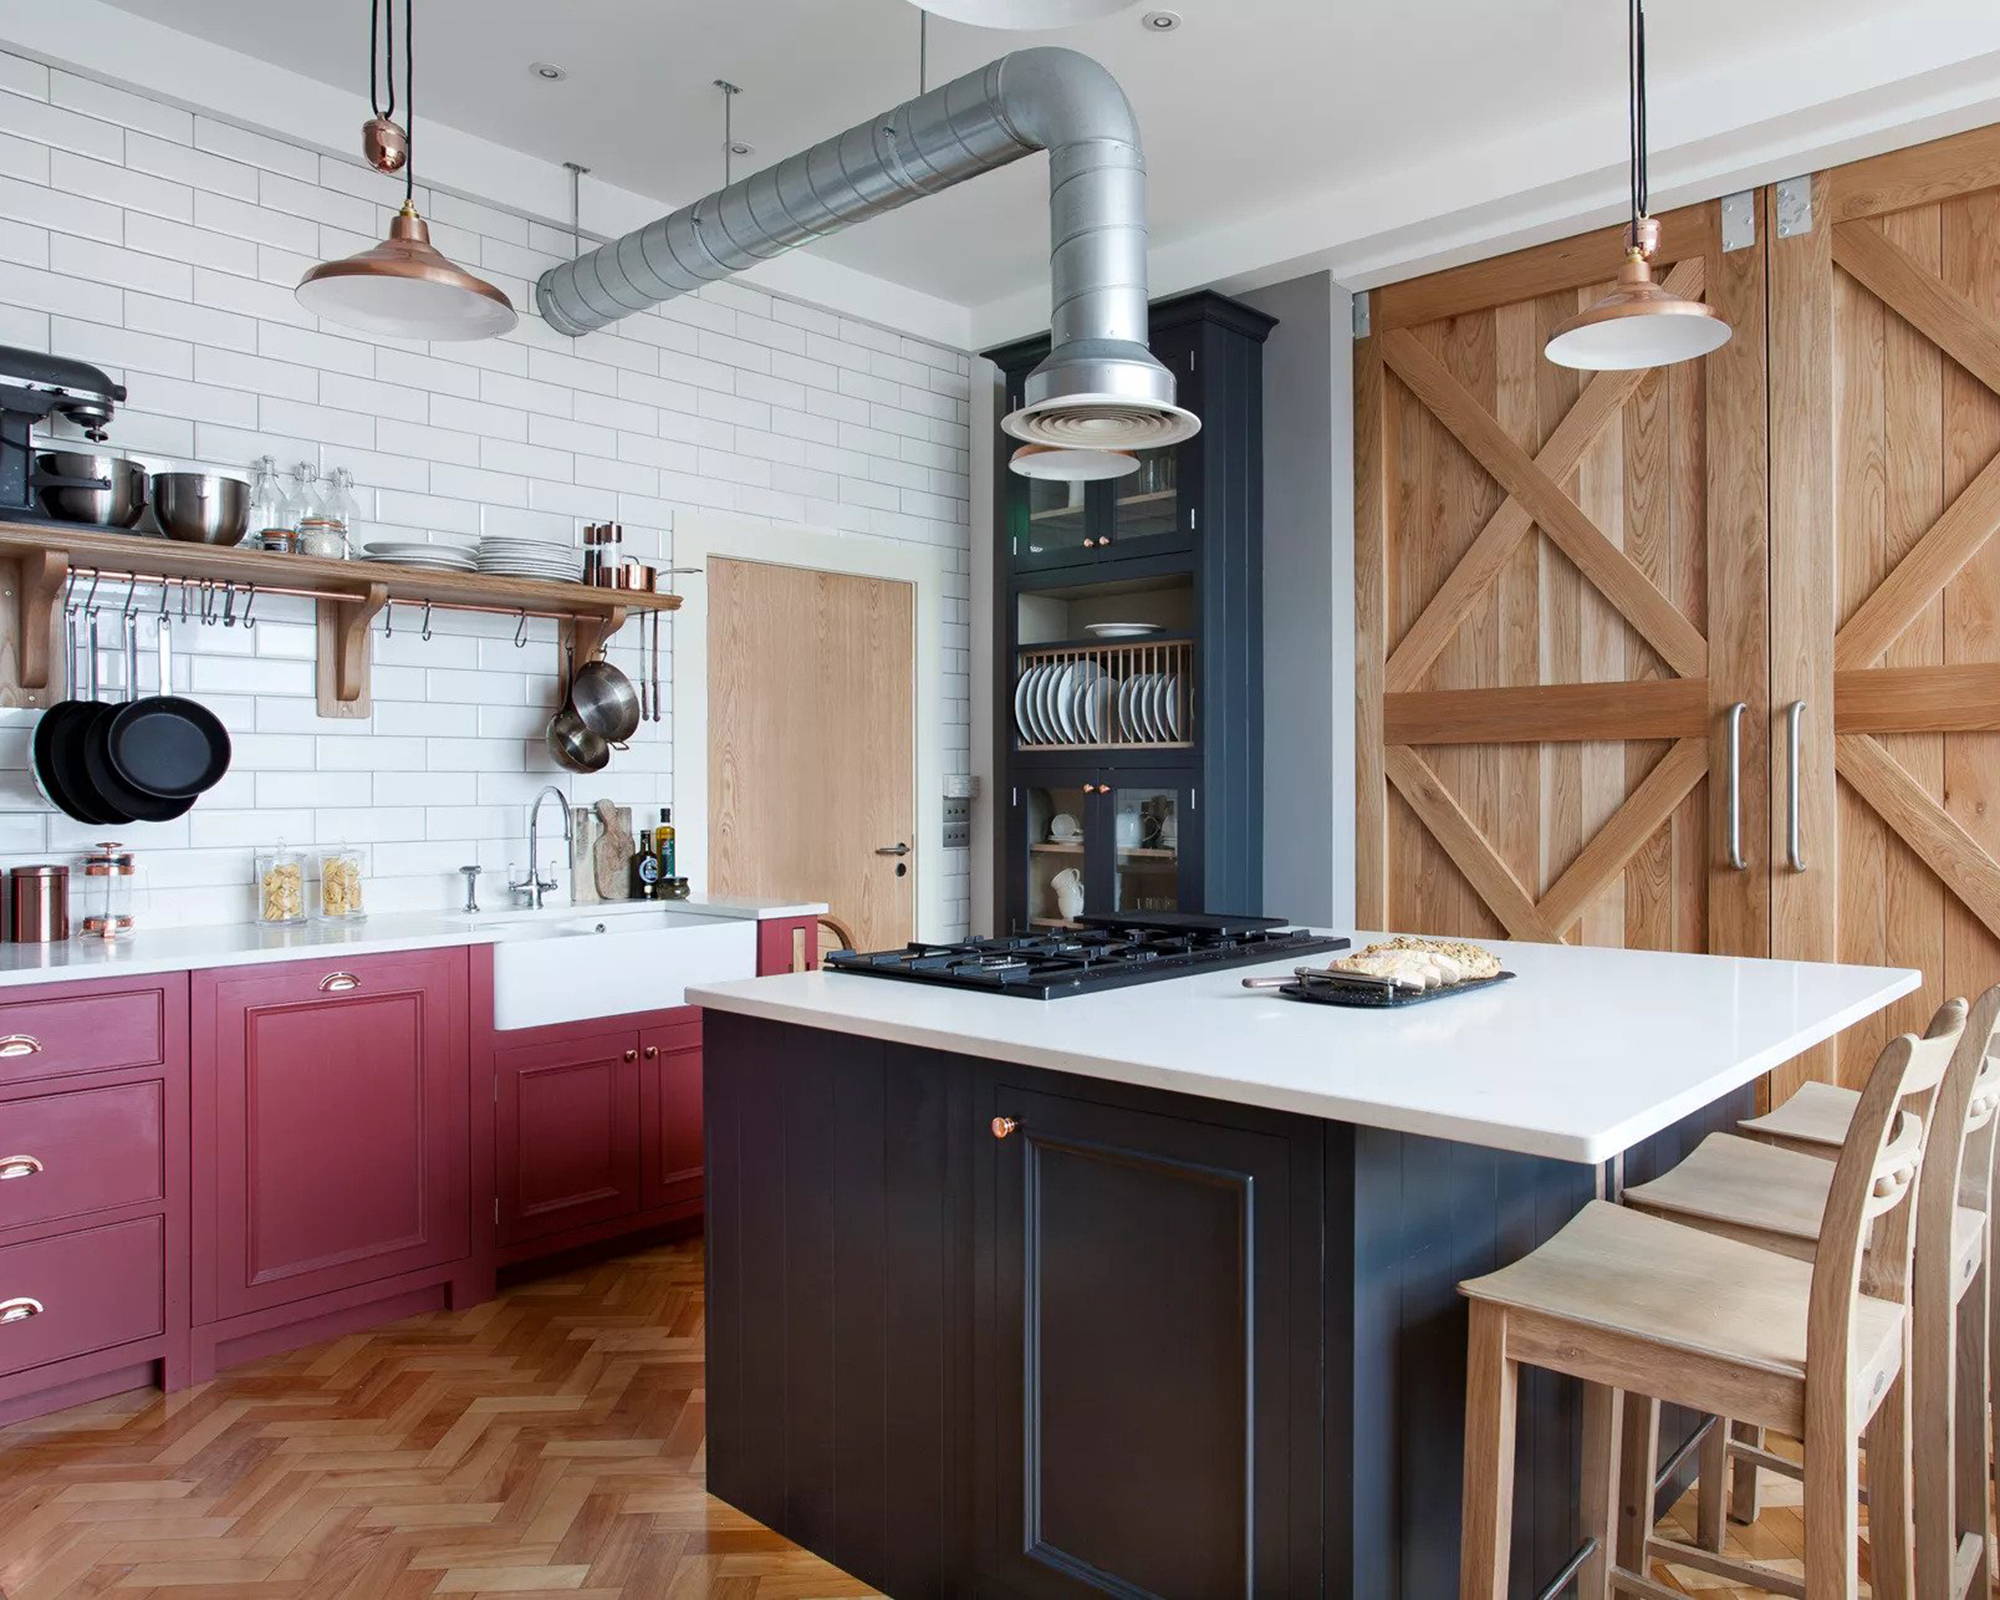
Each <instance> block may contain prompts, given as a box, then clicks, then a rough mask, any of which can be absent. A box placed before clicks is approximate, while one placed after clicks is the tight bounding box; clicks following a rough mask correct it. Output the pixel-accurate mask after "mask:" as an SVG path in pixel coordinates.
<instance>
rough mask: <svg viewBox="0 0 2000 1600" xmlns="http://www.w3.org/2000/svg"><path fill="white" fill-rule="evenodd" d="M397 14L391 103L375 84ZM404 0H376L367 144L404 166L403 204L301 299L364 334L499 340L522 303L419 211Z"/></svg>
mask: <svg viewBox="0 0 2000 1600" xmlns="http://www.w3.org/2000/svg"><path fill="white" fill-rule="evenodd" d="M413 4H414V0H403V72H404V79H403V116H404V120H405V122H406V123H412V122H414V120H415V119H414V117H413V116H412V114H411V103H412V101H413V100H414V98H415V93H414V91H415V80H416V70H415V65H414V57H415V54H416V52H415V51H414V50H413V49H412V47H411V46H412V38H411V34H412V29H411V8H412V6H413ZM385 7H386V9H387V13H388V26H387V28H386V30H385V31H386V33H387V35H388V48H387V56H388V72H387V74H386V76H387V78H388V85H389V91H388V103H387V104H386V105H384V104H383V103H382V101H381V100H380V99H379V98H377V96H376V91H375V64H376V38H377V27H376V24H377V21H378V19H379V18H380V17H381V15H382V13H383V10H384V8H385ZM395 18H396V13H395V0H370V10H369V26H368V52H369V82H368V95H369V100H370V102H371V105H372V106H373V109H374V112H375V115H374V116H373V117H371V118H370V119H369V120H368V121H367V122H366V123H364V124H363V125H362V129H361V149H362V153H363V154H364V155H366V156H367V157H368V160H369V163H370V164H371V165H372V166H374V168H375V169H376V170H377V171H378V172H391V173H393V172H401V173H402V174H403V209H402V210H401V211H400V212H398V213H397V215H396V216H395V218H394V219H393V220H392V221H391V222H390V224H389V237H388V238H387V239H385V240H383V241H382V243H380V244H378V245H374V246H372V247H371V248H369V249H367V250H363V251H361V252H360V253H359V254H358V255H351V256H345V257H343V258H342V259H340V260H338V261H322V262H321V263H320V264H319V265H318V266H316V267H314V268H313V269H312V271H310V272H308V273H307V274H306V275H305V276H304V277H303V278H301V279H300V280H299V288H298V296H299V304H300V305H302V306H304V307H305V308H306V309H307V310H308V311H310V312H312V313H313V314H314V315H315V316H321V317H325V318H326V319H327V320H328V321H329V322H338V323H341V324H343V325H344V326H346V327H350V328H359V329H361V330H362V331H363V332H364V333H380V334H388V335H390V336H392V337H394V338H399V339H430V340H452V339H489V338H492V337H494V336H495V335H496V334H502V333H505V332H507V330H508V329H510V328H512V327H513V326H514V324H515V322H516V321H517V320H518V319H517V318H516V316H515V314H514V303H513V302H512V301H511V300H509V299H508V298H507V296H506V295H505V294H503V293H502V292H501V291H500V290H498V289H496V288H495V287H494V286H493V285H492V284H490V283H488V282H487V281H486V280H485V279H483V278H478V277H475V276H473V274H471V273H470V272H467V271H466V270H465V269H464V268H463V267H460V266H455V265H454V264H453V263H452V262H451V261H450V260H448V259H447V258H446V257H445V256H444V254H443V253H442V252H441V251H439V250H438V248H437V247H436V246H435V245H433V244H432V243H431V236H430V229H429V228H427V227H426V226H425V225H424V219H423V218H422V217H420V216H418V215H417V207H416V169H415V168H414V166H413V165H412V164H411V161H410V136H409V132H408V130H407V128H406V127H399V126H397V124H396V123H395V122H394V121H393V120H392V119H393V118H394V116H395V113H396V28H395Z"/></svg>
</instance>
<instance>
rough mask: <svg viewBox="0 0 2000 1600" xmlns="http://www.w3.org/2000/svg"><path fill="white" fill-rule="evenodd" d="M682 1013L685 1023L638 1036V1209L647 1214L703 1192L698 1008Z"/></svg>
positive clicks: (667, 1026)
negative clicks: (641, 1152)
mask: <svg viewBox="0 0 2000 1600" xmlns="http://www.w3.org/2000/svg"><path fill="white" fill-rule="evenodd" d="M684 1014H685V1018H686V1020H685V1021H675V1022H673V1023H671V1024H668V1025H666V1026H663V1027H653V1028H648V1029H646V1030H645V1032H643V1033H642V1034H640V1036H639V1066H640V1073H641V1076H640V1087H641V1092H642V1103H641V1107H640V1119H641V1122H642V1123H643V1125H644V1127H645V1145H646V1150H645V1160H646V1172H645V1182H644V1186H643V1190H642V1193H641V1195H640V1204H641V1205H643V1206H644V1207H645V1208H646V1209H647V1210H648V1211H650V1210H652V1209H653V1208H654V1207H655V1206H667V1205H673V1204H675V1203H676V1202H678V1201H683V1200H699V1199H700V1198H701V1193H702V1189H701V1183H702V1153H701V1009H700V1007H698V1006H688V1007H685V1008H684Z"/></svg>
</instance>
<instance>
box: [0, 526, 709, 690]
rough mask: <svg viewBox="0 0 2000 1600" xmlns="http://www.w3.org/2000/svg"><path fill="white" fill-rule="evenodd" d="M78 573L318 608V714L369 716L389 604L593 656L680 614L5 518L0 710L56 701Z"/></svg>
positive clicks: (626, 598) (523, 583)
mask: <svg viewBox="0 0 2000 1600" xmlns="http://www.w3.org/2000/svg"><path fill="white" fill-rule="evenodd" d="M72 574H76V575H77V576H78V578H79V581H80V582H81V583H88V582H90V581H91V578H92V576H93V575H98V574H101V581H103V582H106V583H110V584H112V585H113V588H112V590H111V591H110V592H111V593H112V594H116V593H117V589H118V587H119V586H122V585H123V584H125V583H127V582H128V581H130V580H131V579H134V578H136V579H137V580H138V581H139V582H140V583H141V584H148V583H151V584H159V583H163V582H164V583H168V584H174V585H192V586H201V585H206V586H209V587H210V588H212V589H227V588H228V587H229V586H231V585H233V586H234V588H235V591H236V599H237V601H238V603H239V604H240V603H241V602H242V601H243V600H245V599H247V598H248V597H249V596H251V595H253V594H255V595H287V596H299V597H303V598H306V599H310V600H313V601H315V602H317V605H318V614H319V615H318V625H319V686H320V694H319V701H320V715H321V716H328V717H356V716H366V715H367V714H368V709H369V676H370V672H369V663H370V652H369V648H368V640H369V630H370V627H371V625H372V624H373V622H374V619H375V617H376V615H377V614H378V613H379V612H380V611H381V610H382V608H383V607H384V606H387V605H390V604H392V603H393V604H397V605H429V606H432V607H434V608H436V609H438V610H447V611H478V612H486V613H490V614H492V615H495V616H506V617H522V618H526V617H549V618H554V619H556V620H557V621H559V622H560V623H562V625H563V628H562V632H563V639H562V640H561V641H560V646H561V647H562V648H564V649H566V648H567V647H568V646H570V645H574V647H575V651H576V658H577V660H578V662H579V663H581V662H584V661H588V660H589V659H590V658H591V657H592V656H594V655H595V654H596V653H597V651H598V650H599V649H600V648H601V647H602V645H603V643H604V641H605V640H606V639H608V638H610V636H611V635H612V634H614V633H616V632H617V631H618V630H619V629H620V628H621V627H623V626H624V624H625V619H626V617H627V616H628V615H630V614H631V613H632V612H635V611H673V610H675V609H677V608H678V607H679V606H680V603H681V599H680V596H679V595H676V594H652V593H648V592H645V591H643V590H632V589H596V588H589V587H586V586H585V585H583V584H574V583H553V582H548V581H546V580H543V579H537V578H502V577H493V576H489V575H487V574H484V573H470V572H430V571H424V570H420V569H418V568H414V567H397V566H391V565H389V564H387V563H385V562H378V561H329V560H325V559H323V558H321V557H318V556H296V555H279V554H276V553H274V552H272V551H268V550H253V549H245V548H242V547H236V548H229V547H225V546H220V545H206V544H183V543H181V542H179V541H177V540H172V539H163V538H151V537H146V536H143V535H139V534H131V533H115V532H103V531H97V530H93V529H89V528H84V527H76V528H71V527H67V526H64V525H62V524H46V523H22V522H0V591H4V594H5V597H6V599H7V600H8V601H9V602H11V603H10V604H8V605H7V606H5V607H4V608H0V704H6V705H26V706H38V705H46V704H49V703H50V702H51V701H53V700H55V699H56V698H59V695H60V692H61V691H62V690H64V689H66V687H67V686H66V685H63V684H61V683H60V682H59V681H52V680H59V679H60V677H61V671H60V667H59V666H58V665H57V663H58V662H59V660H60V651H59V648H58V644H57V639H58V634H57V628H58V614H59V612H60V610H61V606H62V603H63V592H64V589H65V587H66V586H67V584H68V582H69V579H70V577H71V575H72Z"/></svg>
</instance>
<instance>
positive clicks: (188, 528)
mask: <svg viewBox="0 0 2000 1600" xmlns="http://www.w3.org/2000/svg"><path fill="white" fill-rule="evenodd" d="M153 518H154V520H155V521H156V522H158V523H159V525H160V531H161V532H162V533H164V534H165V535H166V536H167V537H168V538H169V539H179V540H181V541H182V542H183V543H186V544H239V543H241V542H242V539H243V535H244V534H245V533H246V532H248V531H249V527H250V486H249V485H248V484H246V483H245V482H243V480H242V479H240V478H224V477H219V476H217V475H216V474H215V473H212V472H156V473H154V474H153Z"/></svg>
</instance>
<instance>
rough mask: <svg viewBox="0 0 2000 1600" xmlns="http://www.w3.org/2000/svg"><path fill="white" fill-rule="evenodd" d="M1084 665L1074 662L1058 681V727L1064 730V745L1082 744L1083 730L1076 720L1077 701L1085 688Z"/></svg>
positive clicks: (1068, 665) (1065, 667)
mask: <svg viewBox="0 0 2000 1600" xmlns="http://www.w3.org/2000/svg"><path fill="white" fill-rule="evenodd" d="M1082 667H1083V663H1082V662H1080V661H1072V662H1069V663H1068V664H1067V665H1065V666H1064V668H1063V669H1062V673H1061V675H1060V676H1059V677H1057V679H1056V726H1057V727H1058V728H1060V729H1062V736H1063V743H1064V744H1082V743H1083V728H1082V725H1081V724H1079V723H1078V722H1077V720H1076V701H1077V695H1078V693H1079V691H1081V689H1082V688H1083V672H1082Z"/></svg>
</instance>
